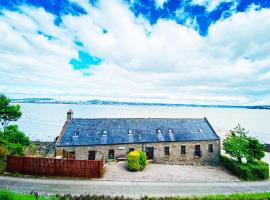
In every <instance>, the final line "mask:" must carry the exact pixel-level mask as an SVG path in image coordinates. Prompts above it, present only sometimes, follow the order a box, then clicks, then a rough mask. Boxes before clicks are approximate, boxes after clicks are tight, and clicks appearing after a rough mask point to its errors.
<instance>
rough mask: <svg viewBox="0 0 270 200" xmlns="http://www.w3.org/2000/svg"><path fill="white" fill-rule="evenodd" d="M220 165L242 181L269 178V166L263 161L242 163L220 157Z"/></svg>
mask: <svg viewBox="0 0 270 200" xmlns="http://www.w3.org/2000/svg"><path fill="white" fill-rule="evenodd" d="M221 163H222V165H223V166H224V167H225V168H226V169H228V170H229V171H230V172H232V173H233V174H234V175H236V176H238V177H239V178H240V179H243V180H247V181H253V180H263V179H268V178H269V165H268V164H267V163H265V162H263V161H253V162H252V163H242V162H239V161H235V160H232V159H230V158H228V157H225V156H222V157H221Z"/></svg>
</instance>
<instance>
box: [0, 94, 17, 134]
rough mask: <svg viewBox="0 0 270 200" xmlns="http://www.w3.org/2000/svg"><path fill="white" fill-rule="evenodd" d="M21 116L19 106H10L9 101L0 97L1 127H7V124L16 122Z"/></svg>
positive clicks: (2, 96)
mask: <svg viewBox="0 0 270 200" xmlns="http://www.w3.org/2000/svg"><path fill="white" fill-rule="evenodd" d="M21 116H22V112H21V111H20V106H19V105H11V104H10V99H9V98H7V97H6V96H5V95H3V94H2V95H0V123H1V125H2V127H3V128H4V129H5V127H7V126H8V124H9V122H11V121H17V120H18V119H19V118H20V117H21Z"/></svg>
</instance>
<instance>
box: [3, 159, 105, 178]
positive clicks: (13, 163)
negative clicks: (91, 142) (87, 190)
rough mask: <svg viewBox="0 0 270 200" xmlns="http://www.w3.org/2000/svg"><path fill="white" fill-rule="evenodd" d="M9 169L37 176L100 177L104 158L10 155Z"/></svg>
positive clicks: (8, 160)
mask: <svg viewBox="0 0 270 200" xmlns="http://www.w3.org/2000/svg"><path fill="white" fill-rule="evenodd" d="M7 171H8V172H11V173H13V172H19V173H22V174H30V175H36V176H68V177H84V178H100V177H101V176H102V171H103V158H102V159H101V160H65V159H54V158H36V157H19V156H8V157H7Z"/></svg>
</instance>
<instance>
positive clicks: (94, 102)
mask: <svg viewBox="0 0 270 200" xmlns="http://www.w3.org/2000/svg"><path fill="white" fill-rule="evenodd" d="M11 102H12V103H44V104H84V105H85V104H86V105H87V104H89V105H131V106H177V107H206V108H247V109H270V105H256V106H234V105H202V104H169V103H143V102H123V101H105V100H88V101H59V100H56V99H52V98H25V99H11Z"/></svg>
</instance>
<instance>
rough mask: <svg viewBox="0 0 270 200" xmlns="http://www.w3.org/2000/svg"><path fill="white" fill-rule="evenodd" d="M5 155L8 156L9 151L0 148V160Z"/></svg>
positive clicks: (4, 147) (3, 147)
mask: <svg viewBox="0 0 270 200" xmlns="http://www.w3.org/2000/svg"><path fill="white" fill-rule="evenodd" d="M7 155H9V150H8V148H7V147H6V146H4V145H3V146H0V158H5V157H6V156H7Z"/></svg>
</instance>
